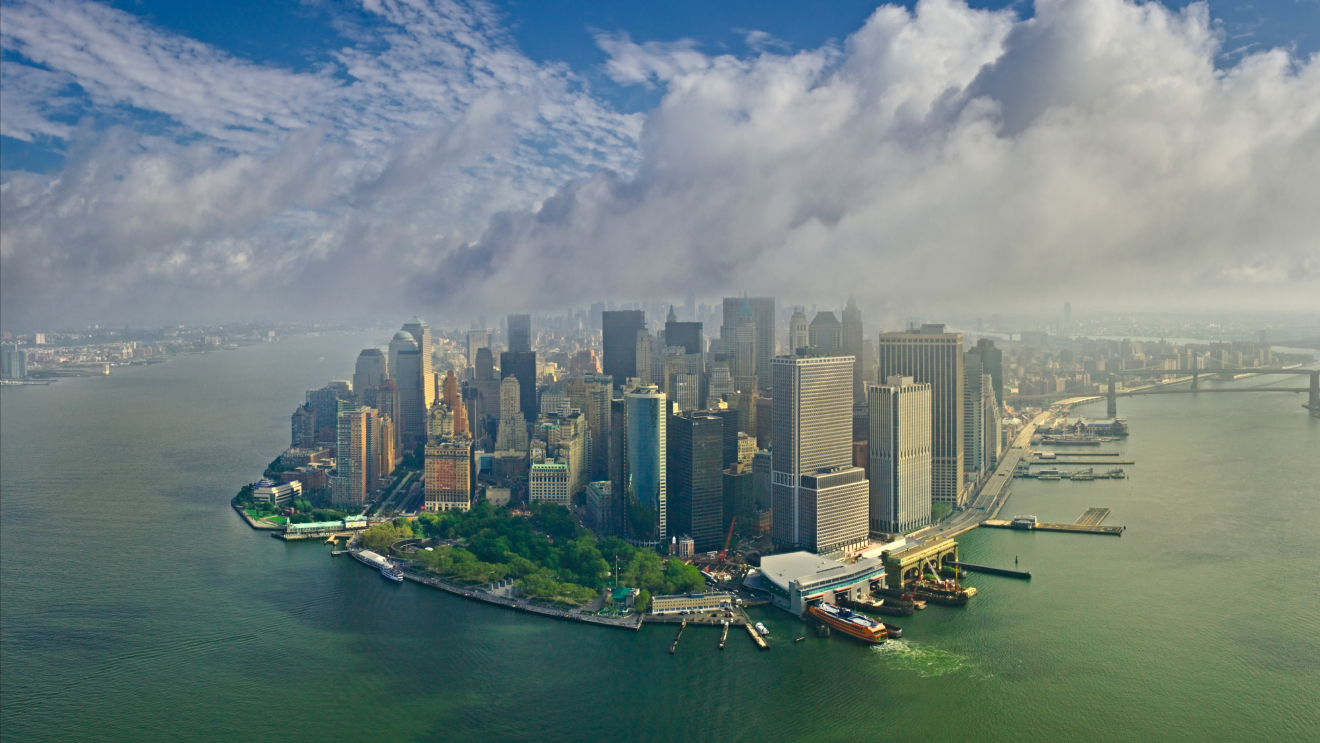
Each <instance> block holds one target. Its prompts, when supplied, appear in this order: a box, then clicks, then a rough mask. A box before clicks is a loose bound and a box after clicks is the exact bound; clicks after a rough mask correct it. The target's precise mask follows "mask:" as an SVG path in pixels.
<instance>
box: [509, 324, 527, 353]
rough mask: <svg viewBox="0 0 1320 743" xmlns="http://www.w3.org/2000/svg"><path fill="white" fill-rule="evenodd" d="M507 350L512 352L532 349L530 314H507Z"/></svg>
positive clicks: (524, 351)
mask: <svg viewBox="0 0 1320 743" xmlns="http://www.w3.org/2000/svg"><path fill="white" fill-rule="evenodd" d="M509 350H510V351H512V352H514V353H527V352H529V351H531V350H532V316H531V315H509Z"/></svg>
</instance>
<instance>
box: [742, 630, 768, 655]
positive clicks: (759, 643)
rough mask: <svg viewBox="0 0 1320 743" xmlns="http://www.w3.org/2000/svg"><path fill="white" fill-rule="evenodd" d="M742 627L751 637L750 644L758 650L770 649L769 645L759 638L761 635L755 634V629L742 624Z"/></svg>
mask: <svg viewBox="0 0 1320 743" xmlns="http://www.w3.org/2000/svg"><path fill="white" fill-rule="evenodd" d="M743 626H744V627H746V628H747V634H749V635H751V636H752V642H754V643H756V646H757V647H758V648H760V649H762V650H769V649H770V643H768V642H766V641H765V638H764V637H761V633H760V632H757V631H756V628H755V627H753V626H752V625H750V624H744V625H743Z"/></svg>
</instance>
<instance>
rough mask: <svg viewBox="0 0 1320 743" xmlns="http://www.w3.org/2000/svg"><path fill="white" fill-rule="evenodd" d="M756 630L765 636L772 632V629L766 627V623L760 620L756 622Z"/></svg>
mask: <svg viewBox="0 0 1320 743" xmlns="http://www.w3.org/2000/svg"><path fill="white" fill-rule="evenodd" d="M756 631H757V632H759V633H761V636H762V637H765V636H766V635H768V634H770V630H768V629H766V628H765V625H764V624H761V623H760V622H757V623H756Z"/></svg>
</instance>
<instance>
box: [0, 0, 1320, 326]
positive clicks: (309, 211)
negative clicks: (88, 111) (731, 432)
mask: <svg viewBox="0 0 1320 743" xmlns="http://www.w3.org/2000/svg"><path fill="white" fill-rule="evenodd" d="M1035 8H1036V13H1035V16H1034V17H1033V18H1031V19H1029V20H1021V19H1019V18H1017V17H1016V16H1015V15H1013V14H1012V13H1011V12H1007V11H1001V12H990V11H979V10H973V9H970V8H968V7H967V6H966V5H964V4H962V3H960V2H954V1H953V0H922V2H920V3H919V4H918V5H917V6H916V8H915V9H914V10H913V11H908V10H905V9H903V8H899V7H893V6H884V7H881V8H879V9H877V10H876V12H875V13H874V14H873V15H872V16H871V17H870V19H869V20H868V21H867V22H866V24H865V25H864V26H863V27H862V28H860V29H858V30H857V31H856V32H855V33H854V34H853V35H852V36H850V37H849V38H848V39H847V40H846V41H845V42H844V43H843V44H842V45H840V46H828V47H826V48H821V49H814V50H806V51H801V52H798V53H796V54H788V53H782V52H779V51H778V50H779V49H780V48H781V47H779V46H777V45H774V44H763V45H761V46H760V47H759V48H760V49H761V50H762V51H760V52H759V53H755V54H754V55H753V56H750V57H746V58H738V57H734V56H728V55H708V54H704V53H703V52H701V50H700V49H698V48H696V47H695V46H694V45H693V44H691V43H688V42H685V41H682V40H678V41H674V42H671V43H655V42H652V43H647V44H636V43H633V42H632V41H631V39H630V38H629V37H628V36H627V35H626V34H624V33H616V34H610V35H601V36H600V37H599V38H598V43H599V44H600V46H601V48H602V49H603V50H605V51H606V52H607V53H608V54H609V62H608V63H607V65H606V67H605V72H606V74H608V75H610V76H611V77H612V78H613V79H614V80H615V81H616V82H618V83H619V84H624V85H647V86H654V87H657V88H658V89H660V90H661V91H663V97H662V99H661V103H660V105H659V106H658V107H657V108H656V109H655V110H653V111H651V112H649V113H648V114H646V115H645V117H644V120H643V118H642V117H637V116H627V115H621V114H619V113H617V112H614V111H612V110H610V108H609V107H608V106H607V105H606V104H604V103H602V102H600V101H599V100H598V99H597V98H595V97H593V96H592V94H591V91H590V90H589V89H588V88H587V87H586V86H585V84H584V83H583V82H582V81H581V80H580V79H579V78H578V77H577V76H575V74H574V73H573V72H572V71H570V70H567V69H565V68H562V67H556V66H546V65H538V64H536V63H533V62H531V61H529V60H527V59H526V58H525V57H524V56H522V55H521V54H520V53H519V52H518V50H517V49H516V47H515V46H514V45H513V43H512V42H511V41H510V40H509V39H508V38H507V37H506V36H505V35H504V33H503V32H502V31H501V30H500V28H499V27H498V23H497V19H496V18H494V16H492V15H491V14H490V13H489V11H487V10H486V9H484V6H466V5H457V4H437V5H425V4H422V3H420V2H419V3H416V4H411V3H402V2H399V3H380V4H374V3H372V4H368V5H367V6H366V9H367V10H368V11H369V12H371V13H374V14H376V16H377V17H378V18H379V19H380V24H379V27H378V29H377V30H376V31H375V32H374V33H376V35H377V36H376V38H374V39H373V40H372V43H369V44H361V45H358V46H355V47H353V48H345V49H344V50H341V51H340V52H339V53H337V55H336V57H335V58H336V60H337V65H336V66H335V67H334V68H333V69H326V70H324V71H319V72H316V73H311V74H295V73H291V72H287V71H282V70H277V69H271V68H263V67H259V66H256V65H252V64H250V63H246V62H242V61H238V60H233V59H230V58H228V57H226V56H225V55H224V54H222V53H220V52H218V51H216V50H212V49H208V48H206V47H204V46H202V45H199V44H197V43H196V42H192V41H189V40H186V39H180V38H177V37H170V36H168V35H164V34H161V33H160V32H158V31H154V30H152V29H148V28H145V27H143V26H142V25H141V24H140V23H138V22H137V21H135V20H133V19H132V18H131V17H130V16H127V15H125V14H122V13H119V12H118V11H113V10H108V9H105V8H102V7H100V6H95V5H84V4H72V3H59V2H56V3H43V4H42V5H40V6H29V5H21V6H17V9H16V10H17V11H18V12H17V13H16V12H14V11H13V10H11V11H7V13H6V24H5V28H4V45H5V48H6V49H7V50H10V51H11V52H13V53H16V54H19V55H21V56H22V57H23V58H24V59H26V60H29V61H31V62H33V63H34V64H32V65H26V66H20V65H14V64H6V66H5V78H4V94H5V96H6V98H5V106H4V115H3V116H4V132H5V134H7V135H9V136H15V137H19V138H26V139H39V138H43V137H44V138H59V139H63V140H65V141H67V142H69V143H70V145H71V149H70V155H69V158H68V161H67V165H66V166H65V168H64V169H63V171H62V172H60V173H57V174H54V175H49V176H47V175H36V174H30V173H7V174H6V179H7V180H6V182H5V183H4V185H3V187H0V188H2V189H3V190H2V191H0V205H2V206H3V211H4V223H3V226H0V247H2V248H3V251H2V253H0V255H2V257H3V268H4V278H3V282H4V283H3V288H4V297H3V305H4V312H5V314H6V315H7V316H8V315H11V313H16V314H17V316H19V317H24V316H42V314H43V313H44V314H45V315H52V314H54V313H56V312H57V310H61V309H62V310H63V311H64V312H66V313H67V312H70V311H74V310H76V311H78V312H82V313H93V312H109V313H115V312H117V313H121V314H122V313H126V312H130V311H136V312H146V311H154V312H167V311H170V310H171V309H177V308H178V307H180V306H187V307H196V308H198V309H199V310H200V309H205V310H206V311H209V312H219V311H223V310H226V309H229V310H231V311H235V310H236V308H246V309H247V311H248V312H249V313H251V312H255V311H256V310H255V309H254V308H253V304H252V303H253V302H254V301H260V302H261V304H260V306H261V307H264V308H266V309H267V310H269V314H272V315H275V314H279V313H281V312H289V311H300V312H304V313H316V312H337V313H349V312H351V313H358V314H366V315H368V316H377V315H380V314H384V313H389V312H396V311H399V310H402V309H404V308H419V309H422V310H425V311H428V312H430V311H434V312H441V313H445V314H449V313H452V314H453V315H454V316H456V317H467V316H469V315H475V314H477V313H478V312H499V311H512V310H515V309H533V310H534V309H554V308H559V307H562V306H565V305H568V304H581V303H584V302H587V301H592V300H594V299H597V298H613V299H622V300H632V299H649V298H660V297H666V296H682V295H684V294H686V293H687V292H688V291H694V292H696V293H697V294H698V295H700V296H715V295H718V294H721V293H724V292H729V291H738V290H748V291H752V292H756V293H762V292H764V293H775V294H778V295H780V296H789V297H819V298H821V299H823V300H831V299H836V298H838V297H839V296H840V295H842V294H846V293H848V292H854V293H856V294H857V296H858V299H859V301H861V302H863V303H864V305H865V304H870V305H871V306H880V305H884V306H891V307H892V306H897V305H902V306H913V307H921V308H927V309H937V308H944V307H965V308H973V307H975V308H981V309H983V310H985V311H995V310H997V309H1001V308H1008V307H1023V306H1027V307H1030V306H1032V305H1033V303H1036V302H1038V301H1040V302H1044V301H1048V302H1049V303H1050V304H1053V303H1054V299H1055V298H1057V297H1065V296H1066V297H1071V298H1073V299H1077V298H1078V297H1084V296H1089V297H1090V298H1091V300H1090V302H1091V304H1100V303H1109V304H1110V305H1111V306H1115V305H1124V304H1126V305H1128V306H1133V305H1137V306H1160V307H1173V306H1178V305H1179V304H1182V305H1185V306H1193V307H1207V306H1210V307H1229V306H1235V305H1236V306H1241V307H1270V308H1280V309H1283V308H1290V309H1299V308H1300V309H1313V308H1315V307H1316V306H1317V304H1320V303H1318V302H1317V300H1315V297H1316V296H1320V237H1317V236H1318V235H1320V209H1316V208H1315V206H1314V204H1315V202H1316V199H1317V194H1320V58H1317V57H1314V56H1313V57H1311V58H1309V59H1305V60H1302V59H1296V58H1293V57H1291V56H1290V55H1289V54H1288V52H1286V51H1284V50H1270V51H1261V52H1258V53H1255V54H1248V55H1244V56H1242V57H1240V58H1239V59H1238V60H1237V61H1236V62H1235V63H1234V64H1233V65H1232V66H1229V67H1220V68H1216V65H1215V60H1216V56H1217V55H1218V54H1219V51H1220V37H1219V36H1218V35H1217V33H1216V28H1215V25H1214V24H1213V23H1212V22H1211V20H1210V18H1209V15H1208V11H1207V8H1206V6H1205V5H1203V4H1194V5H1190V6H1187V7H1186V8H1185V9H1183V10H1182V11H1177V12H1175V11H1171V10H1168V9H1166V8H1165V7H1164V6H1161V5H1158V4H1153V3H1151V4H1134V3H1131V2H1125V1H1124V0H1038V2H1037V3H1036V6H1035ZM15 17H17V20H15ZM20 67H21V69H16V68H20ZM11 73H12V75H11ZM74 82H76V84H77V88H76V90H80V91H85V93H80V94H79V95H81V96H83V98H75V97H74V95H73V94H70V93H69V92H68V90H69V84H70V83H74ZM87 97H90V99H91V102H90V103H88V102H87V100H86V98H87ZM15 102H16V105H15ZM80 105H81V106H92V107H96V108H99V109H107V108H116V107H118V108H125V107H131V108H132V109H134V110H145V111H152V112H155V113H157V114H159V115H161V116H162V117H164V118H165V120H166V121H167V122H168V125H167V127H166V128H167V129H169V131H167V132H163V133H162V132H156V133H153V134H151V135H148V134H145V133H144V132H143V131H142V129H141V127H136V126H134V125H131V124H129V125H122V126H118V127H114V128H110V129H108V130H107V129H97V128H96V127H94V126H93V125H91V124H87V123H84V124H80V125H79V124H68V123H67V121H66V120H65V119H61V118H60V116H59V115H58V114H57V112H59V111H61V110H67V109H68V108H70V107H74V106H80ZM181 303H182V304H181ZM410 311H412V310H411V309H410ZM86 321H92V320H90V319H88V320H86ZM6 324H7V325H8V324H10V320H9V319H7V320H6Z"/></svg>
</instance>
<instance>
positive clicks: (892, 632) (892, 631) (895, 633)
mask: <svg viewBox="0 0 1320 743" xmlns="http://www.w3.org/2000/svg"><path fill="white" fill-rule="evenodd" d="M881 624H883V625H884V626H885V632H887V633H889V636H890V637H892V638H894V639H898V638H900V637H902V636H903V628H902V627H899V626H898V625H897V624H890V623H889V622H881Z"/></svg>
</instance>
